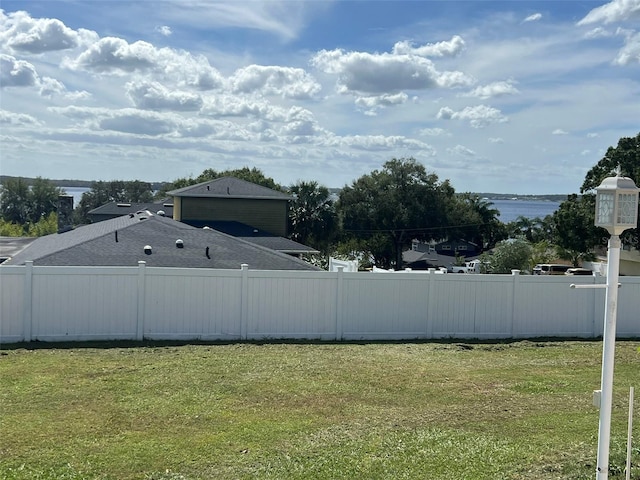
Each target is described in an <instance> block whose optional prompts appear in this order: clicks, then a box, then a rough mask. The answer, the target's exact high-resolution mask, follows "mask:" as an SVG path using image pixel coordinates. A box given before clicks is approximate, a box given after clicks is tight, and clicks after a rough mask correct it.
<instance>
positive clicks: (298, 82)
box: [229, 65, 321, 100]
mask: <svg viewBox="0 0 640 480" xmlns="http://www.w3.org/2000/svg"><path fill="white" fill-rule="evenodd" d="M229 82H230V84H231V88H232V90H233V92H234V93H253V92H260V93H261V94H263V95H279V96H282V97H283V98H292V99H298V100H301V99H309V98H313V97H314V96H315V95H316V94H318V93H319V92H320V90H321V86H320V84H319V83H318V82H316V81H315V79H314V78H313V77H312V76H311V75H309V74H308V73H307V72H305V71H304V70H303V69H301V68H292V67H279V66H261V65H250V66H248V67H245V68H241V69H239V70H237V71H236V72H235V73H234V75H233V76H232V77H231V78H230V79H229Z"/></svg>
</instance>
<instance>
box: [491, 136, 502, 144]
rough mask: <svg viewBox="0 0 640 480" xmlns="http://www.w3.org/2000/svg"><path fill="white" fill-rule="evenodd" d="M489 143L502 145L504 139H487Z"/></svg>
mask: <svg viewBox="0 0 640 480" xmlns="http://www.w3.org/2000/svg"><path fill="white" fill-rule="evenodd" d="M489 143H504V138H500V137H489Z"/></svg>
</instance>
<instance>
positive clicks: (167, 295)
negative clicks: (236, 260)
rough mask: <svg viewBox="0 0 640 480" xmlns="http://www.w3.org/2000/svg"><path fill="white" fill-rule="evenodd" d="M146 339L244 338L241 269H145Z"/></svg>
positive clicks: (144, 329)
mask: <svg viewBox="0 0 640 480" xmlns="http://www.w3.org/2000/svg"><path fill="white" fill-rule="evenodd" d="M144 278H145V283H144V295H145V306H144V327H143V331H144V337H145V338H152V339H173V340H181V339H203V340H205V339H222V340H224V339H238V338H240V308H241V297H240V292H241V288H240V284H241V281H242V278H241V272H240V271H239V270H209V269H182V268H153V267H146V268H145V275H144Z"/></svg>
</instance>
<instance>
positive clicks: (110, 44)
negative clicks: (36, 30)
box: [64, 37, 225, 90]
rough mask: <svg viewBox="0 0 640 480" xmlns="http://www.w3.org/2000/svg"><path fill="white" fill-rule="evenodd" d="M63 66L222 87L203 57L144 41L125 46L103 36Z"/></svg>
mask: <svg viewBox="0 0 640 480" xmlns="http://www.w3.org/2000/svg"><path fill="white" fill-rule="evenodd" d="M64 66H66V67H68V68H70V69H72V70H87V71H90V72H93V73H104V74H115V75H126V74H131V73H153V74H156V75H157V76H160V77H162V78H166V79H167V80H169V81H170V82H173V83H175V84H176V85H178V86H189V87H194V88H197V89H199V90H213V89H216V88H220V87H222V86H224V83H225V81H224V78H223V77H222V75H221V74H220V72H218V71H217V70H216V69H215V68H213V67H211V65H210V64H209V61H208V60H207V58H206V57H204V56H203V55H197V56H194V55H191V54H190V53H189V52H185V51H181V50H175V49H172V48H168V47H163V48H156V47H155V46H153V45H152V44H150V43H148V42H143V41H137V42H134V43H128V42H127V41H126V40H123V39H121V38H116V37H104V38H101V39H100V40H99V41H97V42H95V43H94V44H92V45H91V46H90V47H89V48H87V49H86V50H85V51H83V52H82V53H80V54H79V55H78V56H77V57H76V58H75V59H71V60H66V61H65V62H64Z"/></svg>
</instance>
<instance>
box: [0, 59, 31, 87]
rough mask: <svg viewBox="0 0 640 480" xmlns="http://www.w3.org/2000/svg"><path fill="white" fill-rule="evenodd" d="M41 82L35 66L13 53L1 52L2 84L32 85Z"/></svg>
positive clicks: (0, 74)
mask: <svg viewBox="0 0 640 480" xmlns="http://www.w3.org/2000/svg"><path fill="white" fill-rule="evenodd" d="M38 82H39V78H38V73H37V72H36V69H35V67H34V66H33V65H32V64H30V63H29V62H27V61H24V60H17V59H16V58H15V57H12V56H11V55H5V54H0V85H1V86H2V88H5V87H32V86H35V85H36V84H37V83H38Z"/></svg>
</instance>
